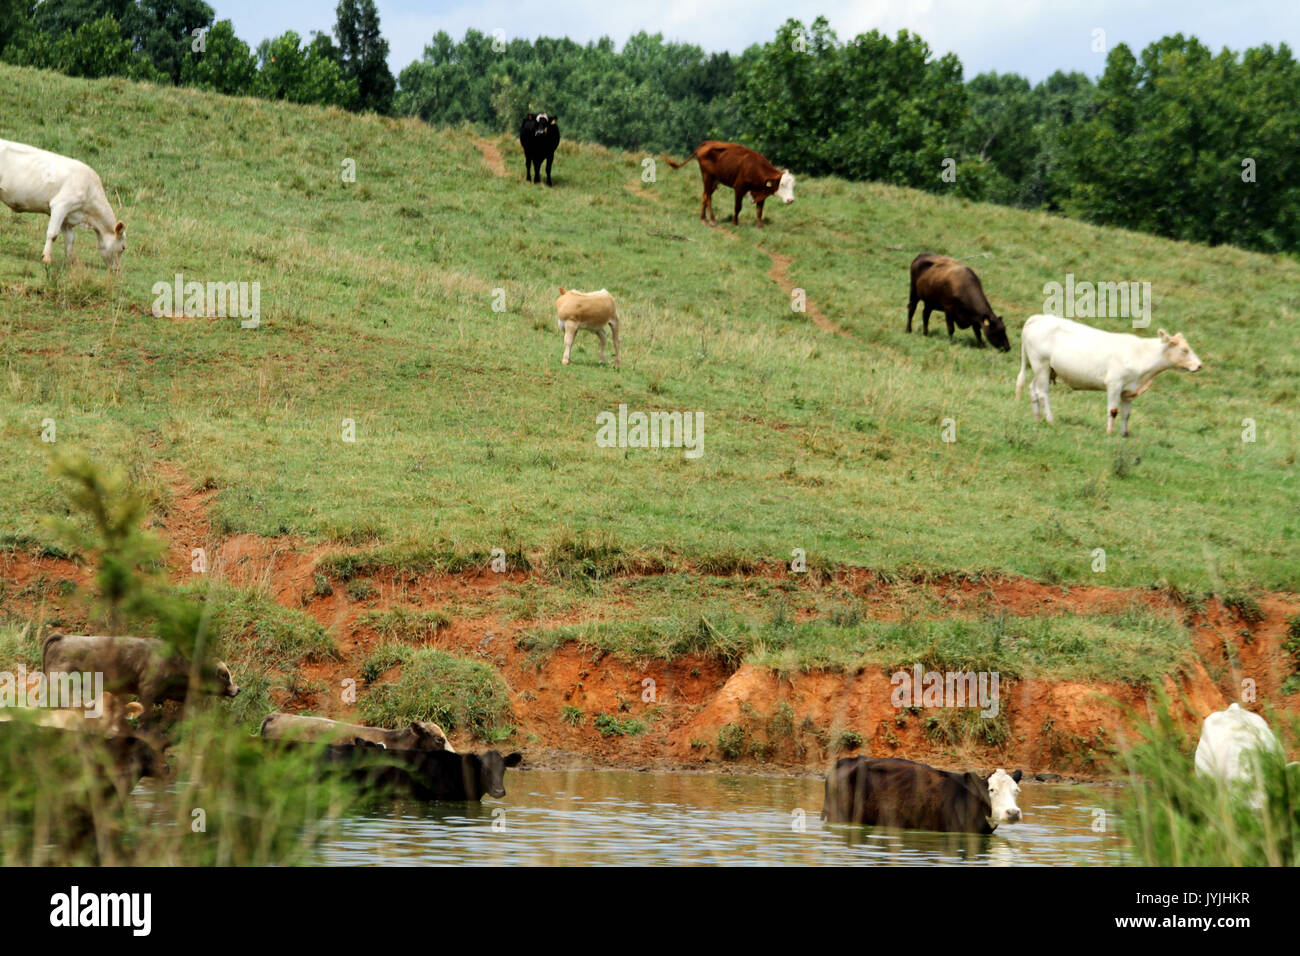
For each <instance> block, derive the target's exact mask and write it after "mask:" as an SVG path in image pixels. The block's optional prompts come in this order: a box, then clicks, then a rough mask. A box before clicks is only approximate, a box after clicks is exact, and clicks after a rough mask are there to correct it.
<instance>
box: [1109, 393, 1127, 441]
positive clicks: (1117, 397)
mask: <svg viewBox="0 0 1300 956" xmlns="http://www.w3.org/2000/svg"><path fill="white" fill-rule="evenodd" d="M1123 390H1124V387H1123V386H1122V385H1111V386H1109V387H1108V388H1107V389H1106V434H1107V435H1109V434H1111V433H1112V432H1113V431H1114V430H1115V419H1116V418H1118V417H1119V406H1120V401H1121V400H1122V393H1123Z"/></svg>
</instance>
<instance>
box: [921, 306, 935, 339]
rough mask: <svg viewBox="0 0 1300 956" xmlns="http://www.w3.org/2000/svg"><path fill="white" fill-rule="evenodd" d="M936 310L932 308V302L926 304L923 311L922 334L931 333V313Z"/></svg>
mask: <svg viewBox="0 0 1300 956" xmlns="http://www.w3.org/2000/svg"><path fill="white" fill-rule="evenodd" d="M933 311H934V310H933V309H931V308H930V303H928V302H927V303H926V304H925V309H924V310H922V312H921V334H922V335H929V334H930V313H931V312H933Z"/></svg>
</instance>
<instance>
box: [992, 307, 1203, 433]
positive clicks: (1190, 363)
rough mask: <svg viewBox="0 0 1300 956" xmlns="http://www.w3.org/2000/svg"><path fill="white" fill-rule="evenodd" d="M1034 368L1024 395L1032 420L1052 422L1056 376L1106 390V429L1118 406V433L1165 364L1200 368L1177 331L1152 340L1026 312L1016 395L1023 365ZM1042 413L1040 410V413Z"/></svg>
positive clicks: (1082, 386) (1124, 428) (1109, 429)
mask: <svg viewBox="0 0 1300 956" xmlns="http://www.w3.org/2000/svg"><path fill="white" fill-rule="evenodd" d="M1026 364H1028V365H1029V367H1030V368H1032V369H1033V381H1032V382H1030V384H1029V397H1030V400H1031V401H1032V402H1033V406H1034V420H1035V421H1037V420H1038V419H1039V418H1040V417H1041V416H1046V418H1047V423H1048V424H1049V425H1050V424H1052V422H1053V418H1052V407H1051V406H1050V405H1049V404H1048V402H1047V392H1048V389H1049V388H1050V387H1051V384H1052V382H1054V381H1056V380H1057V379H1060V380H1061V381H1062V382H1064V383H1065V384H1066V385H1069V386H1070V387H1071V388H1078V389H1086V390H1090V391H1095V392H1105V393H1106V412H1107V418H1106V434H1108V435H1109V434H1110V433H1111V432H1112V431H1114V429H1115V418H1116V416H1118V415H1119V414H1120V412H1121V411H1122V412H1123V413H1124V420H1123V423H1122V431H1121V434H1123V435H1124V436H1126V437H1127V436H1128V414H1129V410H1130V408H1131V407H1132V405H1133V399H1135V398H1137V397H1138V396H1139V395H1141V394H1142V393H1143V392H1145V391H1146V390H1147V389H1148V388H1150V387H1151V381H1152V379H1154V378H1155V377H1156V376H1157V375H1159V374H1160V373H1161V372H1163V371H1165V370H1166V369H1171V368H1172V369H1182V370H1184V371H1188V372H1199V371H1200V370H1201V360H1200V359H1199V358H1198V357H1197V355H1196V353H1195V352H1193V351H1192V347H1191V346H1190V345H1188V344H1187V340H1186V339H1185V338H1183V335H1182V333H1181V332H1179V333H1177V334H1176V335H1170V334H1169V333H1168V332H1166V331H1165V330H1164V329H1161V330H1160V333H1159V335H1157V336H1156V337H1155V338H1153V339H1143V338H1139V337H1138V336H1136V335H1129V334H1127V333H1124V332H1103V331H1102V330H1101V329H1094V328H1093V327H1092V326H1089V325H1084V324H1083V323H1082V322H1075V321H1074V320H1072V319H1063V318H1061V317H1060V316H1056V315H1031V316H1030V317H1029V318H1028V319H1026V320H1025V326H1024V328H1023V329H1022V330H1021V332H1020V375H1019V377H1018V378H1017V379H1016V400H1017V401H1019V399H1020V392H1021V389H1023V388H1024V385H1025V365H1026ZM1040 413H1041V415H1040Z"/></svg>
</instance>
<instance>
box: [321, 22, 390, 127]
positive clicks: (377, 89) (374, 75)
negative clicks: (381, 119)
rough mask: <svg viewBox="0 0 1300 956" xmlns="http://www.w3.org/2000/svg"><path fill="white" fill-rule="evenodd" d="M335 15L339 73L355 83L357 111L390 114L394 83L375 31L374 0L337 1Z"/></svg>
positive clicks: (385, 48) (380, 38)
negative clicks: (340, 58)
mask: <svg viewBox="0 0 1300 956" xmlns="http://www.w3.org/2000/svg"><path fill="white" fill-rule="evenodd" d="M336 13H337V16H338V20H337V22H336V23H335V25H334V36H335V37H336V38H337V39H338V41H339V51H340V53H341V54H342V63H343V73H344V75H345V76H347V77H348V78H349V79H352V80H354V81H355V82H356V84H357V94H358V102H357V109H361V110H374V111H375V112H376V113H381V114H388V113H391V112H392V109H393V94H394V92H395V91H396V88H397V81H396V80H394V79H393V74H392V71H390V70H389V69H388V41H387V40H385V39H384V37H383V34H381V33H380V31H379V11H378V10H377V9H375V2H374V0H339V5H338V7H337V9H336Z"/></svg>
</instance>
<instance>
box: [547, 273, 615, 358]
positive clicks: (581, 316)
mask: <svg viewBox="0 0 1300 956" xmlns="http://www.w3.org/2000/svg"><path fill="white" fill-rule="evenodd" d="M555 314H556V316H557V320H556V321H557V324H558V325H559V327H560V331H562V332H563V333H564V364H565V365H568V364H569V351H570V350H571V349H572V348H573V337H574V336H575V335H577V334H578V330H579V329H586V330H587V331H588V332H594V333H596V334H597V335H599V336H600V361H601V364H604V362H605V326H607V325H608V326H609V330H610V331H611V332H612V333H613V334H614V364H615V365H622V362H621V361H619V355H618V310H617V309H615V308H614V297H613V296H612V295H610V294H609V292H608V291H607V290H605V289H601V290H600V291H599V292H578V291H577V290H575V289H569V290H568V291H566V290H565V289H564V287H563V286H561V288H560V297H559V298H558V299H556V300H555Z"/></svg>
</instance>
